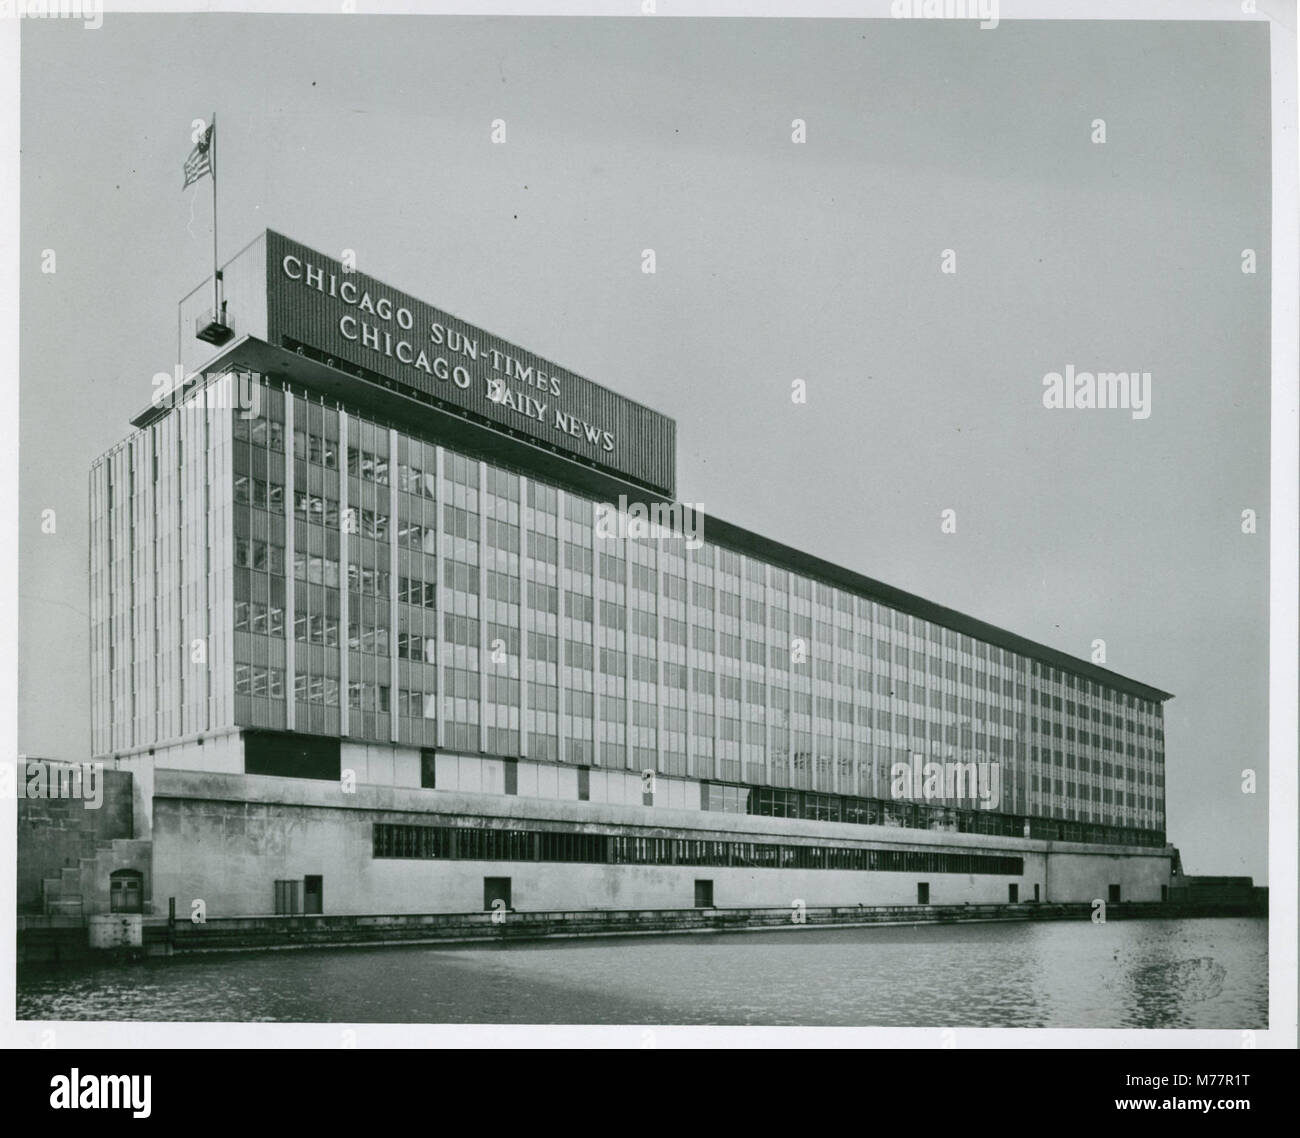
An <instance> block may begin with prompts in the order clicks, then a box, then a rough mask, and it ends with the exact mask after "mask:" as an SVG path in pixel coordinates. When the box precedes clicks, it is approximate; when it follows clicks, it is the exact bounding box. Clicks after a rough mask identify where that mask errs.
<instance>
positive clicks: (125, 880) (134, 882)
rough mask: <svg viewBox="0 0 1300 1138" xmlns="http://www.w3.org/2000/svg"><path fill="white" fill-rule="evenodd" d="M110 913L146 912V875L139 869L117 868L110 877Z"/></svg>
mask: <svg viewBox="0 0 1300 1138" xmlns="http://www.w3.org/2000/svg"><path fill="white" fill-rule="evenodd" d="M108 911H109V912H110V913H143V912H144V877H143V875H142V874H141V873H140V871H139V870H137V869H116V870H114V871H113V872H112V873H111V874H110V875H109V878H108Z"/></svg>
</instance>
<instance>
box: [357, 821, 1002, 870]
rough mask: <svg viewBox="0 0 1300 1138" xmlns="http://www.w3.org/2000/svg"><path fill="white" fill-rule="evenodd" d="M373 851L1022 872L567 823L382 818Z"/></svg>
mask: <svg viewBox="0 0 1300 1138" xmlns="http://www.w3.org/2000/svg"><path fill="white" fill-rule="evenodd" d="M374 856H375V857H377V858H423V859H446V860H460V861H545V862H588V863H591V864H596V865H690V866H736V867H739V868H747V869H755V868H757V869H848V870H857V871H860V872H873V871H874V872H880V873H967V874H970V873H980V874H988V875H995V876H1004V877H1020V876H1022V875H1023V874H1024V872H1025V861H1024V858H1021V857H1013V856H1010V855H1003V854H978V853H948V852H944V851H939V850H933V851H932V850H871V849H860V848H856V847H852V846H811V845H788V844H777V843H775V842H733V841H719V840H715V839H695V838H646V837H640V836H635V835H627V836H624V835H609V834H582V833H577V832H574V831H567V830H484V829H469V828H463V827H456V826H407V825H399V824H393V823H388V822H376V823H375V827H374Z"/></svg>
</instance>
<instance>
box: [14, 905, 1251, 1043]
mask: <svg viewBox="0 0 1300 1138" xmlns="http://www.w3.org/2000/svg"><path fill="white" fill-rule="evenodd" d="M1267 951H1268V922H1267V921H1266V920H1262V919H1237V918H1232V919H1217V920H1185V921H1154V920H1144V921H1111V922H1110V923H1108V924H1105V925H1094V924H1092V923H1090V922H1085V921H1052V922H1038V921H1035V922H1025V923H1007V924H969V925H945V926H937V927H936V926H933V925H930V926H926V925H922V926H917V927H914V928H913V927H908V928H866V929H790V930H779V931H764V932H754V933H739V934H737V933H733V934H709V935H701V936H669V937H618V938H608V939H605V938H602V939H598V940H585V941H543V942H536V943H530V944H510V945H484V946H477V945H475V946H469V945H460V946H454V945H449V946H445V947H425V946H408V947H400V946H399V947H392V948H380V949H322V950H316V951H303V952H269V953H257V954H245V955H238V956H224V957H220V958H217V957H203V958H197V959H196V958H178V959H170V960H153V961H148V962H145V963H139V964H128V965H114V966H90V967H86V968H82V969H66V968H65V969H49V968H26V969H23V970H21V971H20V973H19V976H18V1017H19V1018H20V1019H39V1020H59V1019H91V1020H128V1019H131V1020H242V1021H257V1020H278V1021H294V1022H322V1021H326V1022H328V1021H338V1022H343V1023H583V1024H595V1023H633V1024H635V1023H658V1024H774V1025H775V1024H780V1025H787V1024H795V1025H810V1026H818V1025H835V1026H881V1027H903V1026H911V1027H928V1026H934V1027H941V1026H947V1027H960V1026H972V1027H1185V1028H1187V1027H1195V1028H1233V1029H1246V1028H1264V1027H1267V1026H1268V957H1267Z"/></svg>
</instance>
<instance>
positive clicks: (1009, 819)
mask: <svg viewBox="0 0 1300 1138" xmlns="http://www.w3.org/2000/svg"><path fill="white" fill-rule="evenodd" d="M700 806H701V808H702V809H704V810H708V811H717V812H720V813H726V814H753V815H757V816H759V817H771V818H808V819H812V820H814V821H820V822H848V823H851V824H854V825H861V826H898V827H902V828H904V829H909V830H948V831H952V832H956V833H963V834H994V835H998V836H1001V837H1008V838H1019V837H1024V838H1042V839H1047V840H1049V841H1067V842H1088V843H1092V844H1096V845H1123V846H1150V847H1155V848H1160V847H1163V846H1164V844H1165V836H1164V834H1163V833H1161V832H1159V831H1155V830H1140V829H1136V828H1134V827H1129V826H1103V825H1100V824H1097V823H1086V822H1061V821H1056V820H1054V819H1047V818H1031V817H1028V816H1026V815H1021V814H1000V813H996V812H994V811H988V810H959V809H954V808H952V807H948V806H938V805H926V804H924V803H919V802H897V801H892V800H889V799H876V798H858V797H855V796H852V795H844V794H825V793H819V792H814V791H809V790H785V789H782V788H780V787H768V786H760V787H751V786H739V785H731V784H724V783H716V782H704V783H701V784H700Z"/></svg>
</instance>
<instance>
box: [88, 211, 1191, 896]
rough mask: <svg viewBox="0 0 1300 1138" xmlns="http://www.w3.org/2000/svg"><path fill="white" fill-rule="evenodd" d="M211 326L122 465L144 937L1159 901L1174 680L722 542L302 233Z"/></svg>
mask: <svg viewBox="0 0 1300 1138" xmlns="http://www.w3.org/2000/svg"><path fill="white" fill-rule="evenodd" d="M214 291H215V292H216V293H217V295H218V297H219V299H218V300H217V301H216V306H215V307H214ZM178 338H179V346H178V353H179V355H178V358H179V360H180V364H179V366H178V367H177V369H176V373H175V376H174V377H172V378H171V380H170V381H169V382H168V383H163V382H162V380H163V379H167V378H168V377H165V376H160V377H157V379H156V387H155V391H154V397H153V399H152V401H151V403H150V405H149V406H148V407H147V408H145V409H144V410H142V411H141V413H140V414H139V415H138V416H137V417H136V418H135V419H134V420H133V421H132V422H133V426H134V428H135V430H134V433H132V434H131V435H130V436H129V437H128V438H127V439H125V440H124V441H123V442H122V443H120V444H119V445H118V446H116V447H115V448H114V449H113V450H111V451H110V452H109V453H108V454H106V455H104V456H103V457H102V458H101V459H99V460H98V461H97V462H96V463H95V464H94V466H93V469H92V471H91V478H90V505H91V555H90V580H91V587H90V592H91V679H92V700H93V724H92V752H93V755H94V757H95V758H96V759H99V760H102V761H104V762H105V764H106V765H108V766H111V767H116V768H119V769H122V770H129V771H131V772H132V775H133V779H132V788H133V789H132V794H133V796H134V808H135V824H134V837H135V839H137V840H147V841H149V842H151V843H152V874H151V878H150V880H151V889H150V893H151V896H149V897H148V898H146V899H145V901H144V905H145V908H146V911H150V908H152V911H154V912H161V911H163V907H164V905H166V904H167V903H168V902H173V901H174V902H175V903H176V905H177V907H178V908H179V910H180V911H181V912H182V913H185V912H188V911H189V910H190V907H191V905H192V904H193V903H194V901H195V900H201V901H202V902H203V905H204V907H205V909H206V912H207V914H208V915H209V916H210V917H211V916H218V915H228V916H236V915H239V916H243V915H256V914H271V913H278V912H285V913H288V912H325V913H337V914H360V913H394V914H396V913H421V912H468V911H472V910H478V909H481V908H485V907H491V906H492V905H493V902H494V901H495V902H497V903H498V904H501V903H504V905H505V907H507V908H511V907H513V908H515V909H519V910H528V909H587V908H597V907H612V908H685V907H691V906H693V905H706V906H707V905H719V906H733V905H736V906H787V907H788V906H789V905H790V904H791V903H792V901H793V900H796V899H798V900H803V901H805V903H807V904H809V905H814V904H818V905H820V904H858V903H861V904H864V905H875V904H948V903H962V902H981V903H987V902H1008V901H1012V902H1014V901H1021V902H1027V901H1033V900H1042V901H1048V900H1051V901H1090V900H1092V899H1093V898H1096V897H1102V898H1107V899H1109V900H1111V901H1115V900H1146V901H1151V900H1156V901H1159V900H1162V899H1164V898H1165V897H1166V896H1167V889H1168V885H1169V881H1170V862H1171V857H1172V856H1173V850H1172V847H1169V846H1168V845H1167V844H1166V842H1165V836H1164V831H1165V815H1164V733H1163V719H1162V705H1163V701H1164V700H1166V699H1168V698H1170V696H1169V695H1168V693H1166V692H1163V691H1160V690H1159V689H1156V688H1153V687H1150V686H1148V685H1146V684H1142V683H1138V682H1136V681H1134V680H1131V679H1127V678H1125V677H1123V676H1120V675H1117V674H1115V673H1113V672H1111V671H1108V670H1106V669H1105V668H1102V667H1098V666H1096V665H1093V664H1091V663H1088V662H1085V661H1082V660H1077V659H1075V658H1073V657H1070V656H1067V655H1064V654H1062V653H1061V652H1059V651H1056V650H1053V649H1051V648H1049V647H1046V646H1044V645H1041V644H1036V643H1034V642H1033V641H1030V640H1027V639H1025V638H1023V637H1020V636H1016V635H1013V634H1011V633H1008V632H1005V631H1003V630H1001V629H998V628H994V627H992V626H990V625H987V624H984V623H982V622H980V621H978V620H975V619H973V618H971V617H968V616H965V615H962V614H960V613H957V612H954V611H952V610H949V609H945V608H943V607H941V606H939V605H936V604H933V603H931V602H929V601H926V600H923V599H921V598H919V597H915V596H912V595H910V594H908V593H905V592H902V591H901V590H899V589H896V588H893V587H890V586H887V585H884V584H881V583H880V582H877V581H873V580H871V579H869V578H867V577H865V576H862V575H860V574H858V573H856V572H853V571H850V570H848V569H845V568H841V567H839V566H836V565H833V564H830V563H828V562H826V561H823V560H820V559H819V558H817V557H816V556H815V555H813V554H811V553H806V552H801V551H798V550H794V549H791V548H788V547H786V546H783V545H781V544H779V543H778V542H776V541H773V540H770V539H768V538H765V537H761V536H760V535H758V534H755V533H752V532H749V531H747V530H744V529H742V528H740V527H738V526H735V525H731V524H728V523H726V522H724V521H722V520H719V519H717V518H714V517H711V516H710V517H707V518H704V519H703V524H702V532H701V531H700V530H693V529H692V527H691V525H689V524H687V523H689V522H692V521H696V522H698V521H699V518H698V515H696V516H695V517H694V518H693V517H692V515H693V511H692V510H691V509H690V508H689V506H685V505H684V504H682V503H679V502H677V501H676V498H675V493H676V487H675V485H674V463H675V431H674V424H673V422H672V421H671V420H670V419H668V418H666V417H664V416H662V415H660V414H658V413H656V412H654V411H651V410H649V409H647V408H644V407H642V406H640V405H639V404H636V403H634V402H632V401H630V400H627V399H624V398H621V397H620V396H618V395H615V394H614V393H612V392H610V391H608V390H605V389H603V388H600V387H598V386H597V385H595V384H593V383H591V382H589V381H587V380H585V379H583V378H581V377H579V376H577V375H574V374H573V373H571V372H569V371H568V370H566V369H564V368H562V367H559V366H558V365H555V364H552V363H551V362H549V361H547V360H544V359H542V358H540V357H537V356H535V355H533V354H532V353H530V352H527V351H525V350H523V349H521V348H518V347H516V346H514V345H512V344H509V343H507V342H506V341H503V340H501V339H499V338H498V337H496V336H493V335H491V334H489V333H487V332H485V331H483V330H481V329H478V328H475V327H473V326H471V325H469V324H466V323H465V322H464V321H461V320H459V319H457V318H455V317H453V316H451V315H450V314H448V313H446V312H443V311H440V310H438V309H435V308H432V307H431V306H429V305H427V304H424V303H422V302H420V301H418V300H416V299H415V298H413V297H410V296H407V295H406V294H404V293H402V292H399V291H398V290H396V289H393V288H390V287H389V286H387V285H384V284H382V283H381V282H379V281H377V280H375V279H373V278H371V277H369V276H367V275H365V274H363V273H359V272H355V271H347V270H346V269H345V268H344V266H343V265H342V264H341V263H340V262H338V261H336V260H334V259H332V258H330V257H327V256H325V255H323V254H320V253H318V252H316V251H314V250H311V249H308V248H306V247H305V246H302V245H300V244H298V243H296V242H294V241H292V240H289V239H288V238H286V237H283V236H281V235H280V234H278V233H274V232H270V231H267V232H266V233H264V234H263V235H262V236H260V237H259V238H258V239H257V240H256V241H254V242H253V243H252V244H251V245H249V246H248V247H246V248H245V249H244V250H243V251H242V252H241V253H240V254H239V255H238V256H236V257H235V258H234V259H233V260H232V261H231V262H230V263H229V264H227V265H226V266H225V267H224V268H223V270H222V272H221V274H219V280H218V282H217V289H216V290H214V287H213V283H212V282H208V284H206V285H204V286H203V287H202V288H200V289H198V290H196V291H195V292H194V293H192V294H191V295H190V296H189V297H187V298H186V299H185V300H183V301H182V302H181V304H180V309H179V327H178ZM645 515H649V516H650V517H651V518H652V519H654V521H655V522H656V523H657V524H652V525H647V524H645V522H644V520H643V518H644V516H645ZM927 764H934V765H933V766H927ZM954 771H955V778H954V777H953V772H954ZM972 780H973V781H972Z"/></svg>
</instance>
